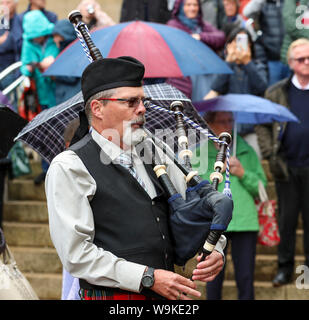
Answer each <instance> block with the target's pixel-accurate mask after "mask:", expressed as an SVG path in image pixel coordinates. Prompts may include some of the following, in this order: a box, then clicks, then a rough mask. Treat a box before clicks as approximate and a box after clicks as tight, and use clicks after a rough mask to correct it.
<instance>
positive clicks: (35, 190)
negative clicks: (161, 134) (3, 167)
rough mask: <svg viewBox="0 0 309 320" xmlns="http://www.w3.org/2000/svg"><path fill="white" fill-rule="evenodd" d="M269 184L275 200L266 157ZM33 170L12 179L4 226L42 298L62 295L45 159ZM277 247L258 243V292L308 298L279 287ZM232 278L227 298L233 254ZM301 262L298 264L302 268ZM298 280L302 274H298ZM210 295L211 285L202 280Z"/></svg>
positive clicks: (232, 294) (232, 292) (232, 293)
mask: <svg viewBox="0 0 309 320" xmlns="http://www.w3.org/2000/svg"><path fill="white" fill-rule="evenodd" d="M263 166H264V170H265V172H266V174H267V177H268V180H269V183H268V187H267V191H268V195H269V197H270V199H274V198H275V197H276V194H275V188H274V182H273V181H272V178H271V175H270V173H269V169H268V164H267V162H263ZM32 168H33V173H32V174H31V175H29V176H26V177H23V178H22V179H16V180H13V181H9V182H8V190H7V197H6V198H7V199H6V201H5V204H4V213H3V214H4V222H3V230H4V233H5V237H6V241H7V243H8V245H9V247H10V249H11V251H12V252H13V255H14V257H15V260H16V262H17V265H18V267H19V268H20V270H21V271H22V272H23V274H24V275H25V276H26V277H27V279H28V280H29V282H30V283H31V285H32V286H33V288H34V290H35V291H36V293H37V294H38V296H39V298H40V299H60V298H61V281H62V265H61V262H60V260H59V258H58V255H57V253H56V250H55V249H54V247H53V244H52V242H51V239H50V235H49V227H48V213H47V207H46V198H45V192H44V185H41V186H35V185H34V184H33V176H36V175H37V174H38V173H39V172H40V164H39V163H38V162H32ZM302 238H303V232H302V228H301V222H300V223H299V228H298V230H297V246H296V254H297V256H296V266H298V265H302V264H303V245H302ZM276 250H277V248H276V247H272V248H268V247H264V246H261V245H258V246H257V256H256V268H255V296H256V299H257V300H307V299H309V290H305V289H297V288H296V284H295V281H293V283H291V284H289V285H286V286H283V287H280V288H273V287H272V283H271V280H272V279H273V277H274V276H275V274H276V271H277V256H276ZM226 259H227V267H226V277H225V279H226V280H225V281H224V286H223V299H224V300H235V299H237V289H236V283H235V280H234V271H233V263H232V261H231V256H230V253H228V255H227V257H226ZM194 265H195V260H194V259H191V260H190V261H189V262H188V263H187V265H186V269H185V270H184V271H183V270H182V269H181V268H178V267H176V270H177V271H178V272H179V273H181V274H185V275H187V276H188V277H190V276H191V274H192V269H193V267H194ZM296 266H295V267H296ZM294 276H295V277H294V278H295V279H296V278H297V277H298V276H299V274H296V273H295V274H294ZM197 284H198V288H199V290H200V291H201V293H202V297H201V299H205V284H204V283H202V282H197Z"/></svg>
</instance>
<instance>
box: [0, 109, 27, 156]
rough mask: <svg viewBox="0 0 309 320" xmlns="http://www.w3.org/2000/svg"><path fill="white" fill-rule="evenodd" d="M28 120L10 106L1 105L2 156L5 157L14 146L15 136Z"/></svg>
mask: <svg viewBox="0 0 309 320" xmlns="http://www.w3.org/2000/svg"><path fill="white" fill-rule="evenodd" d="M26 124H27V121H26V120H25V119H24V118H22V117H20V116H19V115H18V114H17V113H15V112H14V111H12V110H11V109H10V108H8V107H6V106H4V105H0V137H1V140H0V158H5V157H6V156H7V155H8V153H9V151H10V149H11V148H12V147H13V144H14V138H15V137H16V135H17V134H18V133H19V132H20V130H22V128H24V126H25V125H26Z"/></svg>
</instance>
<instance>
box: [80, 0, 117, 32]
mask: <svg viewBox="0 0 309 320" xmlns="http://www.w3.org/2000/svg"><path fill="white" fill-rule="evenodd" d="M77 10H79V11H80V13H81V15H82V17H83V21H84V22H85V23H86V25H87V27H88V29H89V30H91V29H93V28H102V27H109V26H113V25H114V24H115V22H114V20H113V19H112V18H111V17H110V16H109V15H108V14H107V13H106V12H104V11H103V10H102V9H101V6H100V4H99V3H98V2H97V1H95V0H82V1H81V2H80V3H79V5H78V6H77Z"/></svg>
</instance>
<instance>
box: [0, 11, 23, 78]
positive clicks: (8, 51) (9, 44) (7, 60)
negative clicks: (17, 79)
mask: <svg viewBox="0 0 309 320" xmlns="http://www.w3.org/2000/svg"><path fill="white" fill-rule="evenodd" d="M6 31H7V30H6V29H0V36H1V35H3V34H4V33H5V32H6ZM8 31H9V35H8V37H7V39H6V41H5V42H4V43H2V44H1V45H0V72H1V71H2V70H4V69H5V68H7V67H8V66H9V65H11V64H12V63H14V62H16V61H18V60H19V59H20V53H21V46H22V32H23V30H22V28H21V25H20V23H19V17H18V15H17V14H15V15H14V16H13V18H12V19H10V29H9V30H8Z"/></svg>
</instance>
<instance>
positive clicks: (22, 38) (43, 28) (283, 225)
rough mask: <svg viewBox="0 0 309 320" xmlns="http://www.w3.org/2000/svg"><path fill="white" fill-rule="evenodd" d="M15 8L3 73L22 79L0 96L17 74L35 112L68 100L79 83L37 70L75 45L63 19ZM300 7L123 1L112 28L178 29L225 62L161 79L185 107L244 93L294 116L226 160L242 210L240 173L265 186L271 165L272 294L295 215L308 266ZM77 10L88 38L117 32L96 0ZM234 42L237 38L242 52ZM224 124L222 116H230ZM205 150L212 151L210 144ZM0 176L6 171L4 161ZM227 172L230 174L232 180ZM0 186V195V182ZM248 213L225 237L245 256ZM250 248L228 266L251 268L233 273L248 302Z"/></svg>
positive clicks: (306, 81) (5, 35)
mask: <svg viewBox="0 0 309 320" xmlns="http://www.w3.org/2000/svg"><path fill="white" fill-rule="evenodd" d="M17 5H18V0H0V6H2V8H4V7H5V8H8V12H9V15H8V17H6V18H7V19H8V20H9V28H0V73H1V72H2V71H3V70H4V69H6V68H7V67H8V66H10V65H11V64H13V63H14V62H16V61H21V62H22V67H21V68H20V71H18V72H15V73H11V74H10V75H9V76H8V77H6V78H5V79H3V80H0V91H2V90H4V89H5V88H6V87H7V86H8V85H9V84H10V83H12V82H13V81H14V79H15V78H16V77H17V76H18V75H19V74H20V73H21V74H23V75H25V76H27V77H28V78H29V79H30V81H31V82H32V83H33V84H34V85H35V88H36V94H37V100H38V104H39V106H40V109H39V110H37V112H39V111H40V110H44V109H46V108H51V107H53V106H55V105H58V104H60V103H61V102H64V101H66V100H68V99H69V98H70V97H72V96H73V95H75V94H76V93H77V92H78V91H80V79H79V78H76V77H70V76H68V77H54V78H51V77H46V76H43V72H44V71H45V70H46V69H47V68H48V67H49V66H50V65H51V64H52V63H53V62H54V60H55V58H56V57H57V56H58V54H59V53H60V52H61V51H62V50H64V49H65V48H66V47H67V46H68V45H69V44H70V43H71V42H72V41H74V40H75V39H76V34H75V31H74V28H73V27H72V25H71V23H70V22H69V21H68V20H67V19H63V20H58V18H57V15H56V14H55V13H53V12H51V11H48V10H47V9H46V1H45V0H29V5H28V7H27V9H26V10H25V11H24V12H22V13H20V14H18V13H17ZM299 8H308V9H307V10H309V1H308V0H165V1H164V0H160V1H159V0H156V1H151V3H150V1H139V0H136V1H133V0H130V1H126V0H123V3H122V7H121V12H120V21H119V22H125V21H131V20H144V21H150V22H157V23H163V24H167V25H169V26H171V27H174V28H179V29H181V30H183V31H185V32H187V33H188V34H190V35H191V36H192V37H193V38H195V39H196V40H197V41H201V42H202V43H203V44H205V45H207V46H208V47H210V48H211V49H212V50H213V51H214V52H216V53H217V54H218V55H219V56H220V57H221V58H222V59H224V60H225V61H226V63H227V64H228V65H229V67H230V68H231V69H232V70H233V74H229V75H199V76H188V77H184V78H169V79H165V80H166V82H168V83H169V84H172V85H173V86H175V87H176V88H178V89H179V90H180V91H182V92H183V93H184V94H185V95H187V96H188V97H189V98H191V99H192V101H199V100H203V99H205V100H207V99H211V98H215V97H217V96H220V95H225V94H229V93H237V94H251V95H255V96H260V97H266V98H267V99H270V100H272V101H274V102H277V103H280V104H282V105H284V106H286V107H287V108H289V109H291V111H292V112H294V113H295V114H296V115H297V116H298V117H300V118H301V120H302V125H300V124H286V123H284V124H278V123H277V124H268V125H262V126H258V127H254V126H253V125H241V126H240V125H238V134H239V141H240V142H241V143H240V144H239V148H240V149H239V150H238V151H237V153H236V155H234V156H235V159H234V160H232V161H234V163H236V164H237V166H238V169H239V168H240V169H239V170H240V171H237V170H236V171H235V172H237V174H236V173H235V181H236V182H235V183H236V184H237V185H239V188H240V189H241V188H244V190H245V189H247V191H242V192H244V193H240V194H245V195H246V197H248V199H249V198H250V200H245V199H244V198H243V196H241V197H240V200H239V202H241V201H242V202H244V203H246V204H248V203H249V202H250V201H251V202H252V201H253V200H252V199H254V197H255V196H256V195H257V190H256V188H255V189H254V190H253V189H252V188H253V185H252V182H249V183H244V181H243V180H244V179H243V176H244V172H246V177H247V175H248V174H247V172H249V174H250V172H252V175H254V174H255V175H259V177H258V178H256V180H257V179H260V180H263V182H264V183H265V184H266V180H265V176H264V174H263V172H262V171H263V170H262V168H261V167H260V162H259V161H260V159H261V158H263V159H267V160H269V161H270V163H271V170H272V173H273V175H274V179H275V182H276V188H277V195H278V207H279V216H278V219H279V228H280V229H279V230H280V234H281V239H282V242H281V244H280V245H279V257H278V274H277V275H276V277H275V279H274V285H275V286H280V285H283V284H286V283H289V282H290V281H291V278H292V273H293V267H294V252H295V230H296V224H297V217H298V213H299V212H298V211H301V212H302V214H303V217H304V225H303V227H304V231H305V235H306V236H305V241H304V243H305V263H306V264H307V265H309V238H308V235H309V223H308V221H307V220H308V218H306V212H305V211H306V204H305V203H306V201H305V200H306V199H305V193H306V190H307V189H306V187H307V186H309V184H308V180H306V179H307V178H308V179H309V176H308V172H309V153H308V148H307V149H306V144H301V143H299V144H296V143H293V141H295V137H298V138H299V139H300V138H301V137H303V136H304V135H306V132H307V131H308V129H307V128H308V127H309V126H308V124H307V122H306V121H309V113H308V111H307V110H304V109H305V108H306V107H307V106H308V101H309V99H308V98H309V96H308V93H309V25H308V24H306V22H307V23H308V21H306V19H301V16H300V10H298V9H299ZM72 9H73V8H72ZM77 9H78V10H80V12H81V13H82V17H83V20H84V22H85V23H86V24H87V26H88V28H89V29H90V30H91V29H93V28H101V27H107V26H112V25H115V24H116V22H115V21H114V20H113V19H112V18H111V17H109V16H108V14H107V13H106V12H104V11H103V10H102V8H101V6H100V4H99V1H95V0H82V1H81V2H80V3H79V5H78V7H77ZM301 13H303V12H301ZM0 23H2V20H1V21H0ZM0 26H1V25H0ZM240 38H241V39H244V42H242V44H240V41H239V39H240ZM291 44H292V46H291ZM295 44H296V45H295ZM184 45H185V44H184ZM15 99H16V95H15ZM13 102H14V103H15V105H17V104H18V101H13ZM221 116H222V117H223V118H224V117H226V116H227V115H221ZM221 116H220V115H217V116H211V115H208V117H207V116H206V118H205V119H206V120H207V119H208V121H209V125H210V126H211V125H213V126H214V128H216V121H217V120H218V119H219V117H221ZM217 118H218V119H217ZM216 119H217V120H216ZM222 121H223V120H222ZM222 121H221V124H222ZM218 123H219V124H220V122H218ZM226 123H227V122H226ZM231 130H232V128H231ZM252 134H253V135H255V137H257V139H255V142H252V140H249V139H248V140H247V141H248V143H249V144H248V143H247V142H246V137H247V135H252ZM242 138H244V139H242ZM302 140H303V139H302ZM257 141H258V142H257ZM300 141H301V140H300ZM250 144H251V146H249V145H250ZM251 147H253V149H252V148H251ZM209 150H210V151H211V150H212V146H210V149H209ZM244 150H245V151H244ZM242 152H244V154H247V153H248V154H250V157H251V158H252V159H254V161H253V160H252V161H251V160H250V161H249V160H248V158H246V157H248V156H245V161H244V162H243V161H242V157H244V155H243V154H242ZM256 154H258V158H259V160H257V159H258V158H257V157H256ZM238 156H239V157H238ZM251 158H250V159H251ZM244 168H245V169H244ZM257 168H258V170H257ZM47 169H48V163H46V162H44V161H43V162H42V174H41V175H40V176H38V177H36V179H35V183H37V184H40V183H42V182H43V181H44V179H45V174H46V171H47ZM279 169H280V170H279ZM242 170H243V171H242ZM0 172H3V170H2V171H1V162H0ZM239 172H240V173H239ZM231 174H232V176H233V172H231ZM247 179H248V177H247ZM0 180H1V181H0V190H2V189H3V183H4V182H3V181H4V178H3V174H2V176H1V179H0ZM252 181H254V179H253V180H252ZM255 182H257V181H255ZM300 187H302V188H303V189H302V192H301V191H299V192H297V193H295V195H294V191H295V190H297V188H300ZM291 195H294V196H295V198H294V199H293V201H290V200H289V197H290V196H291ZM252 203H253V202H252ZM0 204H1V202H0ZM307 206H308V205H307ZM0 207H1V206H0ZM239 208H242V206H241V205H240V206H239ZM1 209H2V208H0V217H1ZM243 210H245V211H246V210H247V211H248V208H246V207H244V209H239V210H238V211H239V212H236V214H235V216H236V217H237V216H238V215H242V213H243ZM249 211H250V214H251V212H253V214H252V216H255V217H253V218H252V217H251V218H248V219H246V218H245V217H243V218H241V219H242V225H241V228H240V229H237V227H235V228H234V226H237V222H235V221H233V220H232V223H231V228H230V230H229V231H230V232H229V234H228V235H229V238H230V239H231V240H232V242H233V241H235V247H236V248H237V252H238V253H240V252H241V251H244V250H247V249H244V248H245V246H242V245H244V243H247V245H248V246H249V244H250V243H251V244H252V243H256V233H257V230H258V225H257V212H255V211H254V209H253V208H250V210H249ZM249 211H248V212H249ZM233 219H236V218H233ZM252 221H255V222H254V223H253V222H252ZM0 224H1V221H0ZM233 228H234V229H233ZM242 231H244V232H245V233H244V234H243V235H246V237H244V238H241V237H239V234H241V232H242ZM253 233H254V234H253ZM233 239H234V240H233ZM239 239H241V240H239ZM252 239H253V240H252ZM239 241H240V242H239ZM240 243H242V245H241V244H240ZM248 250H249V251H250V253H251V255H249V256H250V257H249V256H247V257H246V258H244V257H240V256H239V255H237V253H236V250H235V260H237V261H238V260H239V259H242V260H241V261H243V263H247V262H248V261H249V262H248V263H249V264H250V268H249V267H248V269H247V271H248V272H247V274H249V275H248V279H249V280H247V283H244V282H245V281H246V280H242V276H241V275H244V274H246V273H245V272H244V270H243V269H242V267H241V266H240V265H239V264H237V266H236V268H237V274H238V275H239V283H240V286H241V288H243V289H242V290H243V291H242V292H241V293H240V294H239V297H240V298H244V299H253V298H254V292H253V284H252V282H253V273H254V258H255V245H251V247H250V248H249V249H248ZM249 258H250V259H249ZM216 281H217V282H216V284H213V285H209V295H210V296H211V297H212V298H216V299H218V298H220V297H221V286H222V281H223V275H222V276H220V277H218V279H217V280H216Z"/></svg>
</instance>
